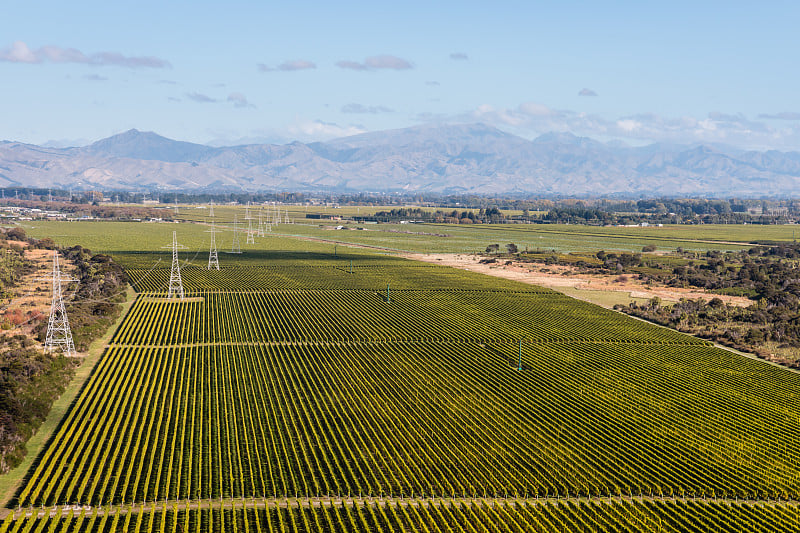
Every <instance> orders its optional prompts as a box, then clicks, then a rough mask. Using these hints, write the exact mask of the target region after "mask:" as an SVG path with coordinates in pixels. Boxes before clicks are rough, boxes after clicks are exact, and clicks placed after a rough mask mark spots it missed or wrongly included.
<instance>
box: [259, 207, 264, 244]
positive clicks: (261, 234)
mask: <svg viewBox="0 0 800 533" xmlns="http://www.w3.org/2000/svg"><path fill="white" fill-rule="evenodd" d="M263 211H264V210H263V209H261V208H259V209H258V236H259V237H263V236H264V219H263V218H262V216H261V215H262V212H263Z"/></svg>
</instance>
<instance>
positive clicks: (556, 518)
mask: <svg viewBox="0 0 800 533" xmlns="http://www.w3.org/2000/svg"><path fill="white" fill-rule="evenodd" d="M206 503H208V502H206ZM250 505H251V506H249V507H244V506H243V505H242V504H241V503H240V504H239V505H238V506H237V504H236V503H230V504H228V505H226V504H225V503H224V502H223V503H222V504H217V505H210V506H208V505H207V506H206V507H203V508H200V509H190V510H186V509H182V508H179V507H178V505H177V503H176V504H172V505H169V504H164V505H155V504H153V505H148V506H140V507H138V508H132V509H129V510H125V511H122V510H118V511H117V512H115V513H113V514H112V513H109V512H101V511H99V510H97V509H94V510H92V511H87V510H80V511H76V510H73V509H69V510H59V512H58V513H57V514H55V515H53V516H42V517H40V516H38V515H32V516H30V517H23V518H18V519H16V520H14V519H8V520H7V521H6V522H5V523H3V524H2V526H0V533H7V532H8V533H18V532H23V531H48V532H61V531H70V532H81V533H83V532H85V533H105V532H128V531H130V532H133V531H137V532H143V533H150V532H156V531H192V532H197V533H212V532H229V531H258V532H259V533H260V532H265V533H266V532H271V531H283V532H298V533H300V532H302V533H312V532H315V533H316V532H323V533H338V532H341V533H350V532H353V531H374V532H379V533H380V532H402V533H405V532H411V531H424V532H427V533H446V532H453V531H465V532H487V531H503V532H510V533H515V532H520V533H528V532H531V531H559V532H563V533H587V532H618V531H637V532H643V533H647V532H662V533H669V532H695V533H700V532H715V533H716V532H725V531H731V532H740V531H748V532H752V533H758V532H774V531H781V532H787V533H790V532H796V531H800V509H798V506H797V505H794V504H793V505H761V504H755V505H754V504H747V503H741V504H740V503H717V502H713V501H712V502H695V501H693V502H684V501H659V502H653V501H638V500H632V501H625V500H620V501H592V502H585V501H582V502H570V501H561V502H546V503H544V502H542V503H540V502H530V501H527V502H510V503H497V502H491V503H489V502H468V503H467V502H461V501H425V500H423V501H416V502H414V503H408V502H404V503H397V502H374V503H372V502H371V503H353V504H350V503H347V504H345V503H332V504H325V505H320V506H312V505H310V504H301V503H299V502H298V503H297V504H294V503H289V502H286V504H284V505H274V504H273V505H268V503H267V502H263V503H261V504H260V505H259V502H258V501H257V500H256V501H255V502H251V503H250Z"/></svg>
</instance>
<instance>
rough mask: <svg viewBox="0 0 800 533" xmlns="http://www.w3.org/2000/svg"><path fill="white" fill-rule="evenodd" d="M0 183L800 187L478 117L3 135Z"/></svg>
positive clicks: (713, 154) (771, 166)
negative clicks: (261, 133)
mask: <svg viewBox="0 0 800 533" xmlns="http://www.w3.org/2000/svg"><path fill="white" fill-rule="evenodd" d="M0 187H61V188H76V189H102V190H136V191H156V190H163V191H177V190H187V191H231V190H246V191H267V190H276V189H277V190H292V191H319V190H327V191H332V190H333V191H343V192H344V191H364V192H399V191H404V192H431V193H441V194H454V193H474V194H515V193H516V194H531V195H633V196H640V195H646V196H654V195H714V196H720V195H722V196H728V195H730V196H762V195H769V196H775V195H779V196H786V195H791V194H798V193H800V153H798V152H778V151H774V150H773V151H767V152H758V151H742V150H735V149H725V148H721V147H710V146H705V145H694V146H680V145H660V144H654V145H650V146H643V147H629V146H624V145H620V144H619V143H602V142H599V141H596V140H593V139H589V138H585V137H576V136H574V135H572V134H569V133H546V134H544V135H541V136H540V137H538V138H536V139H534V140H532V141H529V140H527V139H523V138H521V137H518V136H515V135H512V134H510V133H506V132H503V131H501V130H498V129H496V128H492V127H490V126H487V125H484V124H460V125H424V126H415V127H411V128H404V129H397V130H387V131H378V132H371V133H364V134H361V135H356V136H352V137H344V138H341V139H334V140H332V141H328V142H314V143H308V144H304V143H300V142H293V143H290V144H284V145H277V144H249V145H240V146H216V147H213V146H206V145H202V144H195V143H189V142H183V141H176V140H172V139H168V138H166V137H162V136H160V135H158V134H156V133H153V132H141V131H138V130H129V131H126V132H124V133H120V134H119V135H114V136H111V137H109V138H107V139H102V140H99V141H97V142H95V143H92V144H90V145H87V146H82V147H71V148H53V147H43V146H36V145H30V144H23V143H17V142H10V141H3V142H0Z"/></svg>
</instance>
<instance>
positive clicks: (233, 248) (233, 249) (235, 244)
mask: <svg viewBox="0 0 800 533" xmlns="http://www.w3.org/2000/svg"><path fill="white" fill-rule="evenodd" d="M231 253H232V254H240V253H242V246H241V245H240V244H239V219H238V217H237V216H236V215H233V244H232V245H231Z"/></svg>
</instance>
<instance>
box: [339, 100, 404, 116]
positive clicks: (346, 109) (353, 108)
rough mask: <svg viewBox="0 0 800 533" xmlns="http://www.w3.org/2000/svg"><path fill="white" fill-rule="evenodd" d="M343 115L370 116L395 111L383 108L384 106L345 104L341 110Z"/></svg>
mask: <svg viewBox="0 0 800 533" xmlns="http://www.w3.org/2000/svg"><path fill="white" fill-rule="evenodd" d="M341 111H342V113H368V114H373V115H375V114H378V113H394V109H392V108H389V107H386V106H383V105H369V106H367V105H363V104H355V103H353V104H345V105H343V106H342V109H341Z"/></svg>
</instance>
